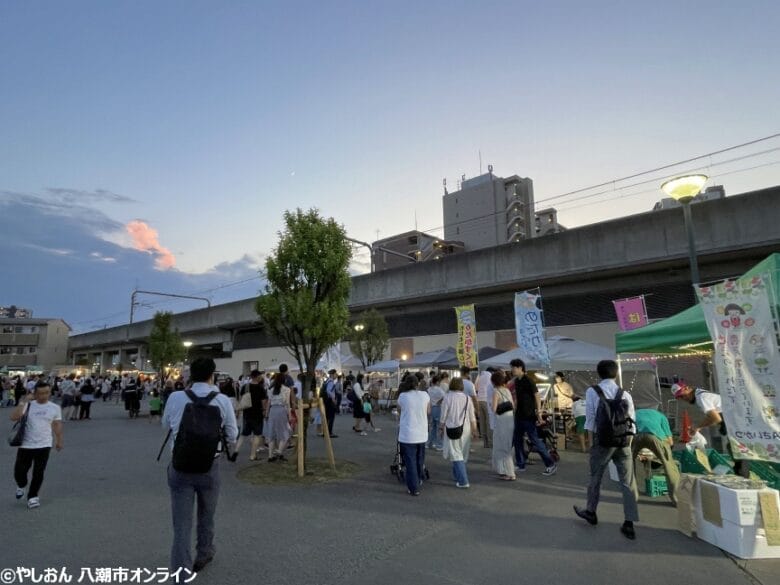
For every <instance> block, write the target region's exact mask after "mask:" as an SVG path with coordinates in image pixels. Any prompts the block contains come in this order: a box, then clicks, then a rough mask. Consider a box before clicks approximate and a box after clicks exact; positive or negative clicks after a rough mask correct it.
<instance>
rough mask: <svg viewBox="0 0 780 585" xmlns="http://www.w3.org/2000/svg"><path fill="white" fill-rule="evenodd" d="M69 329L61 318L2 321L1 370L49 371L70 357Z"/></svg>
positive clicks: (1, 319) (0, 326)
mask: <svg viewBox="0 0 780 585" xmlns="http://www.w3.org/2000/svg"><path fill="white" fill-rule="evenodd" d="M69 334H70V326H69V325H68V324H67V323H66V322H65V321H63V320H62V319H37V318H36V319H29V318H0V368H2V369H5V370H7V371H8V372H15V371H16V372H22V371H24V372H27V371H33V370H43V371H47V370H50V369H51V368H53V367H54V366H55V365H57V364H63V363H65V362H66V361H67V358H68V335H69Z"/></svg>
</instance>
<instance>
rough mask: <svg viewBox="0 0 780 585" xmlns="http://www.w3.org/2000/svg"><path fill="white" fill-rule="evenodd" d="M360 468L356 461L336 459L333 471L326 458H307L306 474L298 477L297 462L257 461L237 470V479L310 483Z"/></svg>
mask: <svg viewBox="0 0 780 585" xmlns="http://www.w3.org/2000/svg"><path fill="white" fill-rule="evenodd" d="M359 470H360V466H359V465H358V464H357V463H353V462H351V461H344V460H338V459H337V460H336V469H335V471H334V470H333V469H331V467H330V463H328V460H327V459H318V458H309V459H307V461H306V475H304V476H303V477H298V464H297V462H296V461H294V460H292V459H291V460H290V461H286V462H281V463H280V462H276V461H275V462H273V463H268V462H267V461H258V462H257V463H253V464H252V465H249V466H248V467H244V468H243V469H241V470H239V472H238V474H237V475H238V479H240V480H241V481H245V482H247V483H251V484H254V485H312V484H318V483H328V482H331V481H338V480H341V479H348V478H350V477H352V476H353V475H355V473H357V472H358V471H359Z"/></svg>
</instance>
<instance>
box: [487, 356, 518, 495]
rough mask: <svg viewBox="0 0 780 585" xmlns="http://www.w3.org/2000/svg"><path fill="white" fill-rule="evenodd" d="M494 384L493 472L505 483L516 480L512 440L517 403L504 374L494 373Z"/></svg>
mask: <svg viewBox="0 0 780 585" xmlns="http://www.w3.org/2000/svg"><path fill="white" fill-rule="evenodd" d="M490 382H491V384H493V403H492V405H491V408H492V409H493V412H494V413H495V415H496V416H495V427H494V428H493V471H495V472H496V473H498V477H499V478H500V479H503V480H504V481H514V480H515V461H514V458H513V457H512V438H513V437H514V434H515V417H514V409H515V402H514V400H512V393H511V392H510V391H509V389H508V388H507V387H506V376H504V372H493V375H492V376H490Z"/></svg>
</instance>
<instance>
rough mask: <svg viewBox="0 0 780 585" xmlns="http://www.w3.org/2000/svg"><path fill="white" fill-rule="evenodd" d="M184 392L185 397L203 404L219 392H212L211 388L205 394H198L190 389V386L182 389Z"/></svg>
mask: <svg viewBox="0 0 780 585" xmlns="http://www.w3.org/2000/svg"><path fill="white" fill-rule="evenodd" d="M184 393H185V394H186V395H187V398H189V399H190V400H191V401H192V402H194V403H196V404H197V403H198V402H201V403H203V404H208V403H209V402H211V401H212V400H214V397H215V396H216V395H217V394H219V392H214V391H213V390H212V391H211V392H209V393H208V394H207V395H206V396H198V395H197V394H195V392H193V391H192V389H191V388H188V389H187V390H185V391H184Z"/></svg>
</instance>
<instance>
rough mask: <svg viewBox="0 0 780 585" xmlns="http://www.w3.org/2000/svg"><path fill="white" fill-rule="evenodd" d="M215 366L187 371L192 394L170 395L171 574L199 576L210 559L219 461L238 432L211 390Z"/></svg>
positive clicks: (226, 402) (205, 362) (204, 362)
mask: <svg viewBox="0 0 780 585" xmlns="http://www.w3.org/2000/svg"><path fill="white" fill-rule="evenodd" d="M216 369H217V366H216V364H215V363H214V360H212V359H209V358H198V359H196V360H195V361H193V362H192V364H191V365H190V376H191V379H192V382H193V384H192V388H190V389H189V390H183V391H182V390H180V391H177V392H174V393H173V394H171V396H170V398H169V399H168V402H167V403H166V405H165V414H164V416H163V420H162V424H163V428H166V427H167V428H168V429H169V431H168V434H169V436H171V435H172V437H173V457H172V460H171V464H170V465H169V466H168V487H169V488H170V490H171V509H172V512H173V546H172V548H171V569H172V570H177V569H179V568H180V567H181V568H185V569H191V570H193V571H195V572H198V571H201V570H202V569H203V568H204V567H205V566H206V565H207V564H208V563H210V562H211V560H212V559H213V558H214V552H215V549H214V512H215V511H216V509H217V500H218V499H219V486H220V478H219V465H218V461H219V456H220V455H221V453H222V449H223V448H225V449H227V448H228V446H229V445H232V444H234V443H235V442H236V438H237V437H238V426H237V425H236V415H235V413H234V412H233V407H232V405H231V404H230V399H229V398H228V397H227V396H226V395H225V394H221V393H220V392H219V389H217V387H216V386H214V372H215V370H216ZM196 496H197V501H198V527H197V555H196V557H195V562H194V563H193V562H192V556H191V551H190V543H191V542H192V539H191V534H192V516H193V508H194V506H195V498H196Z"/></svg>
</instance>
